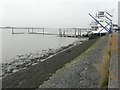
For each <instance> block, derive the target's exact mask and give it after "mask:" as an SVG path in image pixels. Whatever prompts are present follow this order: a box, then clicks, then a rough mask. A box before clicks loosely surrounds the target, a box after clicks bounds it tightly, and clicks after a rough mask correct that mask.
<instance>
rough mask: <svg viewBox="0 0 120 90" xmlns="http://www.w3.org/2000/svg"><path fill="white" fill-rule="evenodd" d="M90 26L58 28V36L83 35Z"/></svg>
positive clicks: (86, 34)
mask: <svg viewBox="0 0 120 90" xmlns="http://www.w3.org/2000/svg"><path fill="white" fill-rule="evenodd" d="M91 30H92V29H91V28H59V36H60V37H85V36H88V33H89V32H90V31H91Z"/></svg>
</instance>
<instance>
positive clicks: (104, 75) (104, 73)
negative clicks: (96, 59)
mask: <svg viewBox="0 0 120 90" xmlns="http://www.w3.org/2000/svg"><path fill="white" fill-rule="evenodd" d="M110 44H111V37H110V36H109V40H108V45H107V46H106V48H105V50H104V53H103V57H102V60H101V62H100V63H98V64H95V67H96V69H97V71H98V72H99V73H100V81H99V84H100V88H105V87H106V86H107V84H108V79H109V63H110V57H111V49H110V47H111V45H110Z"/></svg>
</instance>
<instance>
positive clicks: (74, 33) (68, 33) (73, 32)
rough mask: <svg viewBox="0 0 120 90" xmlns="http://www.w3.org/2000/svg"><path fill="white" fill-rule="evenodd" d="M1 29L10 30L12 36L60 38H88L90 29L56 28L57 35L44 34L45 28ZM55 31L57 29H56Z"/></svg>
mask: <svg viewBox="0 0 120 90" xmlns="http://www.w3.org/2000/svg"><path fill="white" fill-rule="evenodd" d="M0 28H2V29H10V30H11V33H12V34H42V35H57V36H60V37H73V38H79V37H88V36H89V33H90V32H91V31H92V28H58V33H52V32H51V33H49V32H46V28H39V27H0ZM56 30H57V29H56Z"/></svg>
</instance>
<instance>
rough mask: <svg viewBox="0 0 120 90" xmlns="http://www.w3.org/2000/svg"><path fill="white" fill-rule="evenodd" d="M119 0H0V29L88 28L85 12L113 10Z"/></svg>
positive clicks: (115, 18)
mask: <svg viewBox="0 0 120 90" xmlns="http://www.w3.org/2000/svg"><path fill="white" fill-rule="evenodd" d="M118 1H119V0H1V2H0V15H1V19H2V20H1V21H2V22H1V24H2V26H34V27H88V26H89V24H90V21H91V18H90V16H89V15H88V13H91V14H93V15H94V14H95V13H96V12H97V11H98V10H112V9H114V23H117V20H118V19H117V11H118V10H117V3H118Z"/></svg>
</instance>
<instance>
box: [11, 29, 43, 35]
mask: <svg viewBox="0 0 120 90" xmlns="http://www.w3.org/2000/svg"><path fill="white" fill-rule="evenodd" d="M10 28H11V29H12V34H26V33H27V34H44V28H35V27H10ZM18 29H19V30H20V29H21V30H26V31H27V32H16V30H18Z"/></svg>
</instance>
